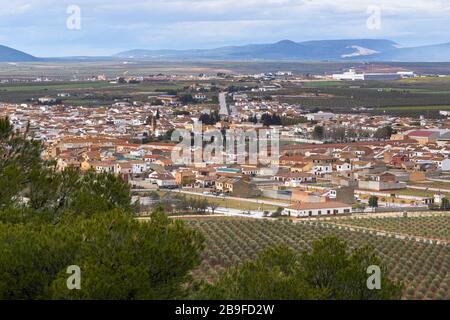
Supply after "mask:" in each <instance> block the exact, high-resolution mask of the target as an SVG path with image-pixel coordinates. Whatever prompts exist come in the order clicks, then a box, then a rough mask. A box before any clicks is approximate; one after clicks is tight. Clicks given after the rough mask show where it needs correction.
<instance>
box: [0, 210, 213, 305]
mask: <svg viewBox="0 0 450 320" xmlns="http://www.w3.org/2000/svg"><path fill="white" fill-rule="evenodd" d="M203 247H204V238H203V236H202V235H201V234H200V233H199V232H198V231H195V230H193V229H190V228H187V227H186V226H185V224H184V223H183V222H182V221H179V220H172V219H169V218H168V217H167V216H166V215H165V213H164V212H163V211H162V210H161V209H160V208H158V209H157V210H155V211H154V212H153V213H152V216H151V218H150V220H149V221H148V222H146V223H142V222H139V221H136V220H135V219H134V218H133V217H132V216H131V215H129V214H128V213H127V212H123V211H121V210H113V211H111V212H102V213H101V214H93V215H92V216H90V217H88V218H86V217H84V216H80V215H76V214H69V213H68V214H65V215H64V216H63V217H62V219H61V221H60V222H59V223H58V224H52V223H26V224H25V223H15V224H11V223H0V277H1V279H2V281H1V282H0V299H121V300H128V299H178V298H183V297H186V295H187V284H189V283H191V281H192V279H191V276H190V273H191V271H192V270H193V269H194V268H195V267H197V266H198V265H199V263H200V262H201V251H202V250H203ZM71 265H77V266H79V267H80V268H81V272H82V273H81V277H82V290H73V291H71V290H69V289H68V288H67V285H66V281H67V278H68V275H67V273H66V271H67V267H68V266H71Z"/></svg>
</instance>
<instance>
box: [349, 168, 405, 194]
mask: <svg viewBox="0 0 450 320" xmlns="http://www.w3.org/2000/svg"><path fill="white" fill-rule="evenodd" d="M357 179H358V188H359V189H363V190H373V191H387V190H398V189H405V188H406V183H404V182H398V179H397V177H396V175H394V174H392V173H389V172H385V173H382V174H360V175H358V177H357Z"/></svg>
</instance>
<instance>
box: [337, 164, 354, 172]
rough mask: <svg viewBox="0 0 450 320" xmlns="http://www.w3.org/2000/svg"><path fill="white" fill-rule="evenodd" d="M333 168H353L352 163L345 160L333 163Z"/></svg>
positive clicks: (345, 169)
mask: <svg viewBox="0 0 450 320" xmlns="http://www.w3.org/2000/svg"><path fill="white" fill-rule="evenodd" d="M333 170H334V171H337V172H346V171H351V170H352V165H351V164H350V163H347V162H343V161H336V162H335V163H333Z"/></svg>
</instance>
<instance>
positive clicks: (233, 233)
mask: <svg viewBox="0 0 450 320" xmlns="http://www.w3.org/2000/svg"><path fill="white" fill-rule="evenodd" d="M187 223H188V224H189V225H190V226H192V227H194V228H196V229H198V230H200V231H201V232H202V233H203V234H204V235H205V237H206V249H205V251H204V254H203V257H204V260H203V262H202V264H201V266H200V268H199V269H198V270H196V272H195V273H194V276H196V277H202V278H206V279H208V280H213V279H215V278H216V277H217V276H218V274H220V273H221V272H223V271H224V270H226V269H227V268H229V267H231V266H233V265H236V264H239V263H241V262H243V261H246V260H248V259H253V258H255V257H256V255H257V254H258V253H259V252H261V251H262V250H264V249H265V248H267V247H269V246H273V245H285V246H288V247H290V248H292V249H294V250H296V251H297V252H301V251H303V250H309V249H310V248H311V244H312V242H313V241H314V240H318V239H321V238H323V237H325V236H337V237H339V238H341V239H343V240H345V241H347V243H348V244H349V245H350V246H351V247H352V248H354V247H359V246H365V245H370V246H372V247H373V248H374V249H375V251H376V253H377V254H378V255H379V256H380V258H381V259H382V261H383V262H384V263H385V264H386V266H387V267H388V269H389V270H390V272H391V276H392V277H393V278H394V279H397V280H400V281H402V282H403V284H404V285H405V291H404V298H405V299H450V274H449V270H450V248H449V247H448V246H445V245H438V244H430V243H424V242H416V241H411V240H400V239H395V238H392V237H385V236H376V235H375V234H370V233H368V232H362V231H350V230H347V229H345V228H338V227H336V226H333V225H330V224H328V225H326V224H322V223H313V222H311V223H309V222H299V223H295V224H294V223H292V222H289V221H269V220H250V219H248V220H236V219H235V220H230V219H209V220H197V221H195V220H190V221H187Z"/></svg>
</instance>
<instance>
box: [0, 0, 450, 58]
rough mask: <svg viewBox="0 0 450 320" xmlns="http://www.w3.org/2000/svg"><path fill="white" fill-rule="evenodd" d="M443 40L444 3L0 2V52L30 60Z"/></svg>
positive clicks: (449, 29)
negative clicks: (321, 42) (284, 44)
mask: <svg viewBox="0 0 450 320" xmlns="http://www.w3.org/2000/svg"><path fill="white" fill-rule="evenodd" d="M73 5H75V6H76V7H75V9H77V8H79V9H80V16H81V20H80V24H78V20H77V12H76V10H75V11H74V10H72V9H73V8H74V7H73ZM68 9H69V10H68ZM378 12H380V24H379V26H378V25H377V24H376V21H378V20H377V17H376V16H377V13H378ZM374 19H375V20H374ZM368 20H369V21H368ZM373 21H375V24H374V22H373ZM368 22H369V23H368ZM78 25H79V26H80V28H79V29H78ZM368 25H369V27H368ZM449 34H450V0H71V1H66V0H0V44H3V45H7V46H11V47H14V48H17V49H19V50H23V51H26V52H28V53H31V54H34V55H36V56H69V55H109V54H114V53H117V52H120V51H123V50H129V49H138V48H139V49H189V48H212V47H218V46H224V45H239V44H248V43H270V42H276V41H279V40H283V39H290V40H294V41H305V40H317V39H349V38H383V39H391V40H394V41H397V42H399V43H400V44H402V45H405V46H413V45H422V44H432V43H443V42H450V37H449Z"/></svg>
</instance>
